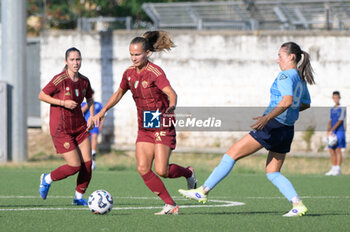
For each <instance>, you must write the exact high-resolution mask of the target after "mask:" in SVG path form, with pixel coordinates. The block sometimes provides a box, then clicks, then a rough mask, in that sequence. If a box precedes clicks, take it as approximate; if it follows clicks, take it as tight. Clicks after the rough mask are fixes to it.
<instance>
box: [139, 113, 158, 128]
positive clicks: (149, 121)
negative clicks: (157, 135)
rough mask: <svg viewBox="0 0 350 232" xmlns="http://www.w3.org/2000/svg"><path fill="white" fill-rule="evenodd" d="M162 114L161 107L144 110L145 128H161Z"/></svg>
mask: <svg viewBox="0 0 350 232" xmlns="http://www.w3.org/2000/svg"><path fill="white" fill-rule="evenodd" d="M161 114H162V113H160V112H159V109H157V111H154V110H153V111H152V110H147V111H143V128H160V118H161V117H160V115H161Z"/></svg>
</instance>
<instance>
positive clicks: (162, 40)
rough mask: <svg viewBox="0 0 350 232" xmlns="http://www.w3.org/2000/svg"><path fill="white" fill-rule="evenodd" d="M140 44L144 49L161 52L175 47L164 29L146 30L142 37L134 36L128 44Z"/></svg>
mask: <svg viewBox="0 0 350 232" xmlns="http://www.w3.org/2000/svg"><path fill="white" fill-rule="evenodd" d="M138 43H140V44H142V46H143V49H144V51H151V52H161V51H164V50H167V51H170V50H171V48H172V47H175V45H174V43H173V41H171V39H170V37H169V35H168V34H167V33H166V32H165V31H147V32H145V33H144V34H143V35H142V37H135V38H134V39H133V40H131V43H130V44H138Z"/></svg>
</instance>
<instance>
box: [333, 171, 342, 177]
mask: <svg viewBox="0 0 350 232" xmlns="http://www.w3.org/2000/svg"><path fill="white" fill-rule="evenodd" d="M340 175H341V172H340V170H335V171H334V172H333V175H332V176H340Z"/></svg>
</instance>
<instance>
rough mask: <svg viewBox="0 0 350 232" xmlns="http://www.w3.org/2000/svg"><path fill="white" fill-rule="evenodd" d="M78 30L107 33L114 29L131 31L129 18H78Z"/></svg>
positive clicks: (130, 19)
mask: <svg viewBox="0 0 350 232" xmlns="http://www.w3.org/2000/svg"><path fill="white" fill-rule="evenodd" d="M77 27H78V30H79V31H80V30H82V31H91V30H96V31H108V30H115V29H124V28H125V29H126V30H130V29H132V18H131V17H130V16H129V17H96V18H86V17H83V18H79V19H78V23H77Z"/></svg>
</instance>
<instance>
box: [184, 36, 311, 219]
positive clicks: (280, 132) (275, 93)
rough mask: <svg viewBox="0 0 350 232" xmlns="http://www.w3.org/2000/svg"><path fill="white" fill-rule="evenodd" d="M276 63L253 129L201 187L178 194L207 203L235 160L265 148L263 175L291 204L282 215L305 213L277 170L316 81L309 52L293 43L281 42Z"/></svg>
mask: <svg viewBox="0 0 350 232" xmlns="http://www.w3.org/2000/svg"><path fill="white" fill-rule="evenodd" d="M300 61H301V62H300ZM299 62H300V63H301V64H300V65H298V63H299ZM278 64H279V66H280V69H281V70H282V71H281V72H280V73H279V74H278V76H277V78H276V79H275V81H274V82H273V84H272V86H271V89H270V94H271V97H270V104H269V107H268V108H267V110H266V111H265V112H264V114H263V116H260V117H257V118H254V119H255V120H256V122H255V123H254V124H253V125H252V126H251V128H252V129H253V130H252V131H251V132H250V133H249V134H247V135H245V136H244V137H243V138H241V139H240V140H239V141H238V142H236V143H235V144H233V145H232V146H231V148H230V149H229V150H228V151H227V152H226V154H225V155H224V156H223V158H222V160H221V162H220V164H219V165H218V166H217V167H216V168H215V169H214V171H213V172H212V173H211V175H210V176H209V178H208V179H207V180H206V181H205V183H204V184H203V185H202V186H201V187H199V188H197V189H192V190H182V189H180V190H179V192H180V194H181V195H183V196H185V197H187V198H190V199H193V200H197V201H199V202H202V203H206V202H207V196H208V193H209V191H211V190H212V189H213V188H214V187H215V186H216V185H217V184H218V183H219V182H220V181H221V180H223V179H224V178H225V177H226V176H227V175H228V174H229V173H230V172H231V170H232V168H233V166H234V165H235V163H236V161H238V160H239V159H242V158H244V157H247V156H249V155H251V154H253V153H254V152H256V151H258V150H260V149H261V148H263V147H265V148H266V149H267V150H268V151H269V153H268V157H267V161H266V176H267V178H268V179H269V180H270V181H271V182H272V183H273V184H274V185H275V186H276V187H277V188H278V189H279V190H280V192H281V193H282V194H283V196H285V197H286V198H287V199H288V201H290V202H291V203H292V204H293V208H292V210H290V211H289V212H288V213H286V214H284V215H283V216H287V217H295V216H302V215H304V214H305V213H306V212H307V208H306V207H305V205H304V204H303V203H302V201H301V200H300V199H299V196H298V194H297V192H296V191H295V189H294V187H293V185H292V183H291V182H290V181H289V180H288V179H287V178H286V177H284V176H283V175H282V174H281V173H280V170H281V167H282V165H283V161H284V159H285V157H286V153H288V152H289V151H290V146H291V143H292V140H293V136H294V123H295V121H296V120H297V119H298V117H299V111H302V110H305V109H307V108H309V107H310V103H311V99H310V95H309V91H308V88H307V83H308V84H310V85H312V84H315V81H314V78H313V73H312V67H311V64H310V58H309V54H308V53H306V52H304V51H302V50H301V48H300V47H299V45H297V44H296V43H294V42H287V43H284V44H282V46H281V48H280V49H279V52H278Z"/></svg>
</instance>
